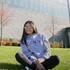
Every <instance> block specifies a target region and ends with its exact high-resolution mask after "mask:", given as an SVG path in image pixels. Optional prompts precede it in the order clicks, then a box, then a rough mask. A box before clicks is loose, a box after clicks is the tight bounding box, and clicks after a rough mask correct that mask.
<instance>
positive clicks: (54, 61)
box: [42, 55, 59, 70]
mask: <svg viewBox="0 0 70 70" xmlns="http://www.w3.org/2000/svg"><path fill="white" fill-rule="evenodd" d="M42 64H43V65H44V67H45V68H46V69H47V70H48V69H52V68H54V67H55V66H56V65H58V64H59V58H58V57H57V56H56V55H55V56H51V57H50V58H49V59H46V60H45V61H44V62H43V63H42Z"/></svg>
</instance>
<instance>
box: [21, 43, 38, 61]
mask: <svg viewBox="0 0 70 70" xmlns="http://www.w3.org/2000/svg"><path fill="white" fill-rule="evenodd" d="M20 46H21V48H22V53H24V54H25V55H26V56H27V57H28V59H30V60H31V61H32V62H35V61H36V60H37V58H36V57H35V56H34V55H33V54H32V52H30V51H29V50H28V48H27V47H26V45H25V44H20Z"/></svg>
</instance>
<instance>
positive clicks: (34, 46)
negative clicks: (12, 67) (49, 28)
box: [21, 34, 51, 62]
mask: <svg viewBox="0 0 70 70" xmlns="http://www.w3.org/2000/svg"><path fill="white" fill-rule="evenodd" d="M26 41H27V44H28V46H26V45H25V44H24V43H23V44H21V47H22V52H23V53H24V54H25V55H26V56H27V57H28V58H29V59H30V60H31V61H32V62H35V61H36V60H37V59H38V58H44V59H47V58H49V57H50V55H51V53H50V45H49V42H48V40H47V39H46V37H44V35H41V34H34V35H32V36H28V37H27V40H26ZM28 48H29V49H30V51H29V49H28ZM33 53H34V54H33ZM35 55H36V56H35Z"/></svg>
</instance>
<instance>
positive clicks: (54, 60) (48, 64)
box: [15, 53, 59, 70]
mask: <svg viewBox="0 0 70 70" xmlns="http://www.w3.org/2000/svg"><path fill="white" fill-rule="evenodd" d="M15 58H16V60H17V61H18V62H19V63H20V64H21V65H22V66H23V68H24V67H25V66H28V67H29V68H31V69H32V70H36V68H37V67H36V64H34V63H33V64H32V65H29V64H28V63H26V62H25V61H24V60H23V59H22V58H21V57H20V55H19V54H18V53H16V55H15ZM42 64H43V66H44V67H45V68H46V70H48V69H52V68H54V67H55V66H56V65H58V64H59V58H58V57H57V56H56V55H54V56H51V57H50V58H49V59H46V60H45V61H44V62H43V63H42Z"/></svg>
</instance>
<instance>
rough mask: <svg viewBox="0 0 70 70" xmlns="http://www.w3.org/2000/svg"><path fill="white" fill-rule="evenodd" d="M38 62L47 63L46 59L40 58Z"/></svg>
mask: <svg viewBox="0 0 70 70" xmlns="http://www.w3.org/2000/svg"><path fill="white" fill-rule="evenodd" d="M37 61H38V62H39V63H42V62H44V61H45V59H44V58H39V59H38V60H37Z"/></svg>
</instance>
